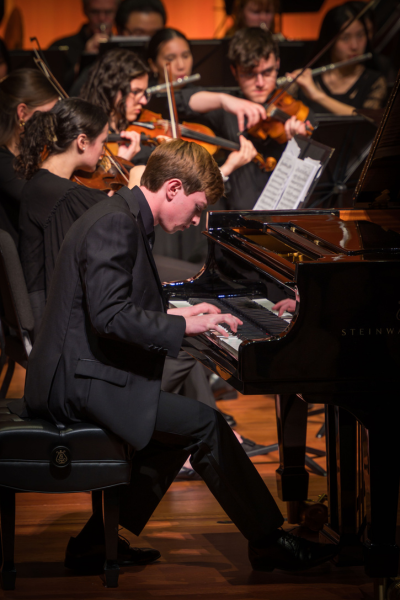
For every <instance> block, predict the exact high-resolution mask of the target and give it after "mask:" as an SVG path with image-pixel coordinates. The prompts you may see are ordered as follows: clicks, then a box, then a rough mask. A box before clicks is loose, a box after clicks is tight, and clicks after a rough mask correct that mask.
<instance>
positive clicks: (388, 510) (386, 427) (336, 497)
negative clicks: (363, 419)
mask: <svg viewBox="0 0 400 600" xmlns="http://www.w3.org/2000/svg"><path fill="white" fill-rule="evenodd" d="M326 412H327V416H326V422H327V436H326V437H327V439H326V442H327V465H328V497H329V522H328V524H327V526H325V527H324V529H323V530H322V531H321V532H320V541H321V542H324V541H325V542H329V543H340V544H341V545H342V546H343V548H342V551H341V552H340V554H339V555H338V557H337V559H336V561H337V563H338V564H339V565H357V564H365V570H366V573H367V574H368V575H369V576H370V577H375V578H385V577H394V576H395V575H396V574H397V569H398V562H399V551H398V548H397V546H395V539H396V521H397V504H398V493H399V482H400V465H399V460H398V454H399V450H398V436H397V433H396V429H397V427H398V423H397V420H395V419H390V417H389V416H388V417H387V418H385V415H384V414H383V416H382V417H381V418H380V417H379V416H377V415H376V417H375V419H374V420H373V423H372V425H371V427H370V429H366V428H365V427H364V426H363V425H361V424H360V423H359V422H357V420H356V419H355V417H354V416H353V415H351V414H350V413H349V412H348V411H347V410H345V409H343V408H340V407H337V406H332V405H328V406H327V407H326ZM362 542H364V545H363V544H362Z"/></svg>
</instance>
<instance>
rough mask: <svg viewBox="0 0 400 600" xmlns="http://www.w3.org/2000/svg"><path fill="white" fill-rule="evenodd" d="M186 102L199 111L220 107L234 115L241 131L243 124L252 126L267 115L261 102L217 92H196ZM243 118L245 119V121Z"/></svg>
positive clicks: (205, 111)
mask: <svg viewBox="0 0 400 600" xmlns="http://www.w3.org/2000/svg"><path fill="white" fill-rule="evenodd" d="M188 104H189V108H190V109H191V110H193V111H196V112H199V113H207V112H210V111H212V110H217V109H219V108H222V109H223V110H225V111H226V112H230V113H232V114H234V115H236V116H237V119H238V128H239V131H243V130H244V128H245V125H246V127H253V125H256V124H257V123H258V122H259V121H260V120H261V119H265V118H266V116H267V115H266V112H265V108H264V107H263V106H262V105H261V104H257V103H256V102H251V101H250V100H244V99H243V98H236V97H235V96H231V95H230V94H223V93H219V92H206V91H201V92H196V93H195V94H193V95H192V96H191V97H190V99H189V102H188ZM245 118H246V119H247V120H246V123H245Z"/></svg>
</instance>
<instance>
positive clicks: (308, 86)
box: [286, 69, 354, 115]
mask: <svg viewBox="0 0 400 600" xmlns="http://www.w3.org/2000/svg"><path fill="white" fill-rule="evenodd" d="M298 72H299V71H294V72H293V73H287V74H286V75H289V77H292V78H293V79H294V78H295V77H296V76H297V74H298ZM296 84H297V85H298V86H299V87H300V88H301V89H302V90H303V92H304V94H305V95H306V96H307V98H309V99H310V100H312V101H313V102H317V103H318V104H320V106H322V107H323V108H325V109H326V110H328V111H329V112H331V113H333V114H335V115H352V114H353V113H354V106H350V105H349V104H345V103H344V102H339V100H335V99H334V98H331V96H328V94H326V93H325V92H324V91H323V90H322V89H321V88H320V87H319V86H318V85H317V84H316V83H315V81H314V79H313V76H312V74H311V69H306V70H305V71H304V73H303V74H302V75H300V77H299V78H298V79H297V80H296Z"/></svg>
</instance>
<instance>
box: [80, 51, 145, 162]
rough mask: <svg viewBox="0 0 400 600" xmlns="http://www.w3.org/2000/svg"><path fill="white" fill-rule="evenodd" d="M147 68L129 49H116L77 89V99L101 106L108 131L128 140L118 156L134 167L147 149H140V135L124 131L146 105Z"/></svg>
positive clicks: (143, 156)
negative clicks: (78, 93)
mask: <svg viewBox="0 0 400 600" xmlns="http://www.w3.org/2000/svg"><path fill="white" fill-rule="evenodd" d="M148 72H149V69H148V67H147V66H146V65H145V64H144V63H143V61H142V60H141V59H140V58H139V57H138V56H137V55H136V54H134V52H131V51H130V50H126V49H124V48H116V49H114V50H111V51H110V52H107V54H104V55H103V56H101V57H100V58H99V59H98V61H97V62H96V63H95V64H94V65H93V67H92V69H91V71H90V74H89V77H88V79H87V81H86V83H85V85H84V86H83V88H82V90H81V94H80V96H81V98H83V99H84V100H87V101H88V102H92V103H93V104H95V105H96V106H99V107H101V108H102V109H103V110H104V112H105V113H106V115H107V116H108V122H109V127H110V130H111V131H112V132H115V133H119V134H120V135H121V137H124V138H126V139H127V140H128V141H129V145H128V146H125V145H122V146H120V148H119V150H118V156H120V157H121V158H125V159H126V160H129V161H132V160H133V159H134V163H135V165H140V164H146V162H147V159H148V157H149V155H150V152H151V150H150V149H148V148H146V149H141V147H140V134H139V133H137V132H135V131H127V129H128V127H129V125H130V123H132V122H134V121H136V120H137V119H138V117H139V115H140V113H141V111H142V108H143V106H145V105H146V104H147V100H148V97H147V92H146V89H147V87H148Z"/></svg>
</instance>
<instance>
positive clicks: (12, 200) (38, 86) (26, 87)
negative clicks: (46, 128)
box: [0, 69, 58, 242]
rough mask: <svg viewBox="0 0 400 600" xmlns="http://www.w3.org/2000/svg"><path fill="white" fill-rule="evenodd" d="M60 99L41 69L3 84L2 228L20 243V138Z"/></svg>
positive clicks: (0, 133)
mask: <svg viewBox="0 0 400 600" xmlns="http://www.w3.org/2000/svg"><path fill="white" fill-rule="evenodd" d="M57 100H58V95H57V93H56V91H55V90H54V88H53V86H52V85H51V84H50V83H49V82H48V80H47V79H46V77H45V76H44V75H43V74H42V73H41V72H40V71H39V70H37V69H18V70H16V71H13V72H11V73H10V74H9V75H7V77H5V78H4V79H3V80H2V81H1V82H0V227H1V228H2V229H5V230H6V231H8V233H9V234H10V235H11V236H12V237H13V239H14V240H15V242H17V240H18V219H19V207H20V202H21V194H22V189H23V186H24V183H25V182H24V181H23V180H21V179H19V178H18V177H17V175H16V173H15V171H14V159H15V157H16V156H18V153H19V140H20V135H21V133H22V132H23V131H24V128H25V124H26V122H27V121H28V120H29V119H30V118H31V117H32V115H33V114H34V113H35V112H36V111H47V110H49V109H50V108H52V107H53V106H54V104H55V103H56V102H57Z"/></svg>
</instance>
